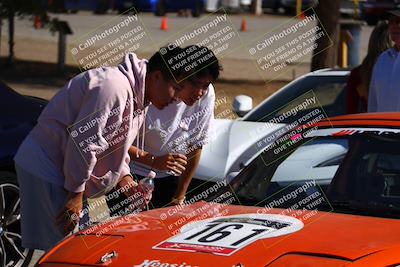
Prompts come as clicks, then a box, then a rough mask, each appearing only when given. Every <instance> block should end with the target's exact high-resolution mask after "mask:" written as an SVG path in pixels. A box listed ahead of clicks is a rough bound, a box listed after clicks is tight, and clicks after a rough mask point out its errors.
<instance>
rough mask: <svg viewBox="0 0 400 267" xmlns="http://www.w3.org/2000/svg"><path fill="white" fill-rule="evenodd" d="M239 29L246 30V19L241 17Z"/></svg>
mask: <svg viewBox="0 0 400 267" xmlns="http://www.w3.org/2000/svg"><path fill="white" fill-rule="evenodd" d="M240 31H242V32H247V21H246V18H243V19H242V25H241V26H240Z"/></svg>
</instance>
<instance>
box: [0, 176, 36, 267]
mask: <svg viewBox="0 0 400 267" xmlns="http://www.w3.org/2000/svg"><path fill="white" fill-rule="evenodd" d="M21 241H22V240H21V211H20V198H19V187H18V184H17V176H16V174H15V173H13V172H10V171H0V266H13V267H24V266H28V264H29V263H30V261H31V259H32V255H33V250H31V249H24V248H22V246H21Z"/></svg>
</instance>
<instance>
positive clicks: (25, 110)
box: [0, 82, 47, 266]
mask: <svg viewBox="0 0 400 267" xmlns="http://www.w3.org/2000/svg"><path fill="white" fill-rule="evenodd" d="M46 104H47V101H46V100H43V99H40V98H36V97H31V96H23V95H20V94H18V93H17V92H15V91H13V90H12V89H11V88H10V87H8V86H7V85H5V84H4V83H2V82H0V264H1V266H23V265H22V264H23V263H26V262H29V260H30V258H31V257H32V253H33V252H32V251H30V250H28V249H24V248H22V247H21V229H20V199H19V187H18V184H17V177H16V174H15V169H14V161H13V157H14V155H15V153H16V152H17V149H18V147H19V145H20V143H21V142H22V141H23V139H24V138H25V136H26V135H27V134H28V133H29V132H30V130H31V129H32V127H33V126H34V125H35V124H36V120H37V118H38V116H39V114H40V113H41V111H42V109H43V108H44V106H45V105H46Z"/></svg>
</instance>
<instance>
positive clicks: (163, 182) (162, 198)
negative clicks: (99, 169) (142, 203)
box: [106, 175, 179, 216]
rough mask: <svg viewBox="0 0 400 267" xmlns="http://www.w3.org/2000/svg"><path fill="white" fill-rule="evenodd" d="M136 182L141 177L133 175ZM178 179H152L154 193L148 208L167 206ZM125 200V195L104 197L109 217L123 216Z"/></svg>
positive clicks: (114, 190) (114, 192)
mask: <svg viewBox="0 0 400 267" xmlns="http://www.w3.org/2000/svg"><path fill="white" fill-rule="evenodd" d="M135 177H136V178H137V179H138V180H141V179H143V178H144V177H143V176H139V175H135ZM178 182H179V177H177V176H168V177H163V178H156V179H154V191H153V197H152V199H151V201H150V204H149V208H151V209H155V208H161V207H164V206H166V205H168V204H169V203H170V202H171V200H172V197H173V196H174V194H175V191H176V189H177V187H178ZM116 191H117V189H113V190H111V191H110V192H109V193H108V194H110V195H111V194H116ZM125 199H126V196H125V194H123V193H120V194H118V195H117V197H115V195H114V197H112V198H111V197H106V200H107V206H108V208H109V210H110V216H118V215H122V214H125V212H124V211H125V210H128V206H129V203H127V202H126V201H124V200H125Z"/></svg>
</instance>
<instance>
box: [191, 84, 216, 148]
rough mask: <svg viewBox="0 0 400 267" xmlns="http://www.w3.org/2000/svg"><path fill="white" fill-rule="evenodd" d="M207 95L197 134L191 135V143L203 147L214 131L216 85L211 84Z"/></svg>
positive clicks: (203, 102) (203, 100) (203, 101)
mask: <svg viewBox="0 0 400 267" xmlns="http://www.w3.org/2000/svg"><path fill="white" fill-rule="evenodd" d="M208 90H209V91H208V93H207V96H206V97H205V98H204V99H201V101H202V109H203V116H201V117H200V118H199V120H198V122H197V125H196V129H197V130H198V131H196V132H197V134H194V135H193V136H191V137H190V140H191V142H190V145H191V146H195V147H202V146H203V145H205V144H207V143H208V141H209V140H210V138H211V135H212V133H213V127H212V125H213V121H214V107H215V92H214V87H213V85H212V84H210V86H209V88H208Z"/></svg>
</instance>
